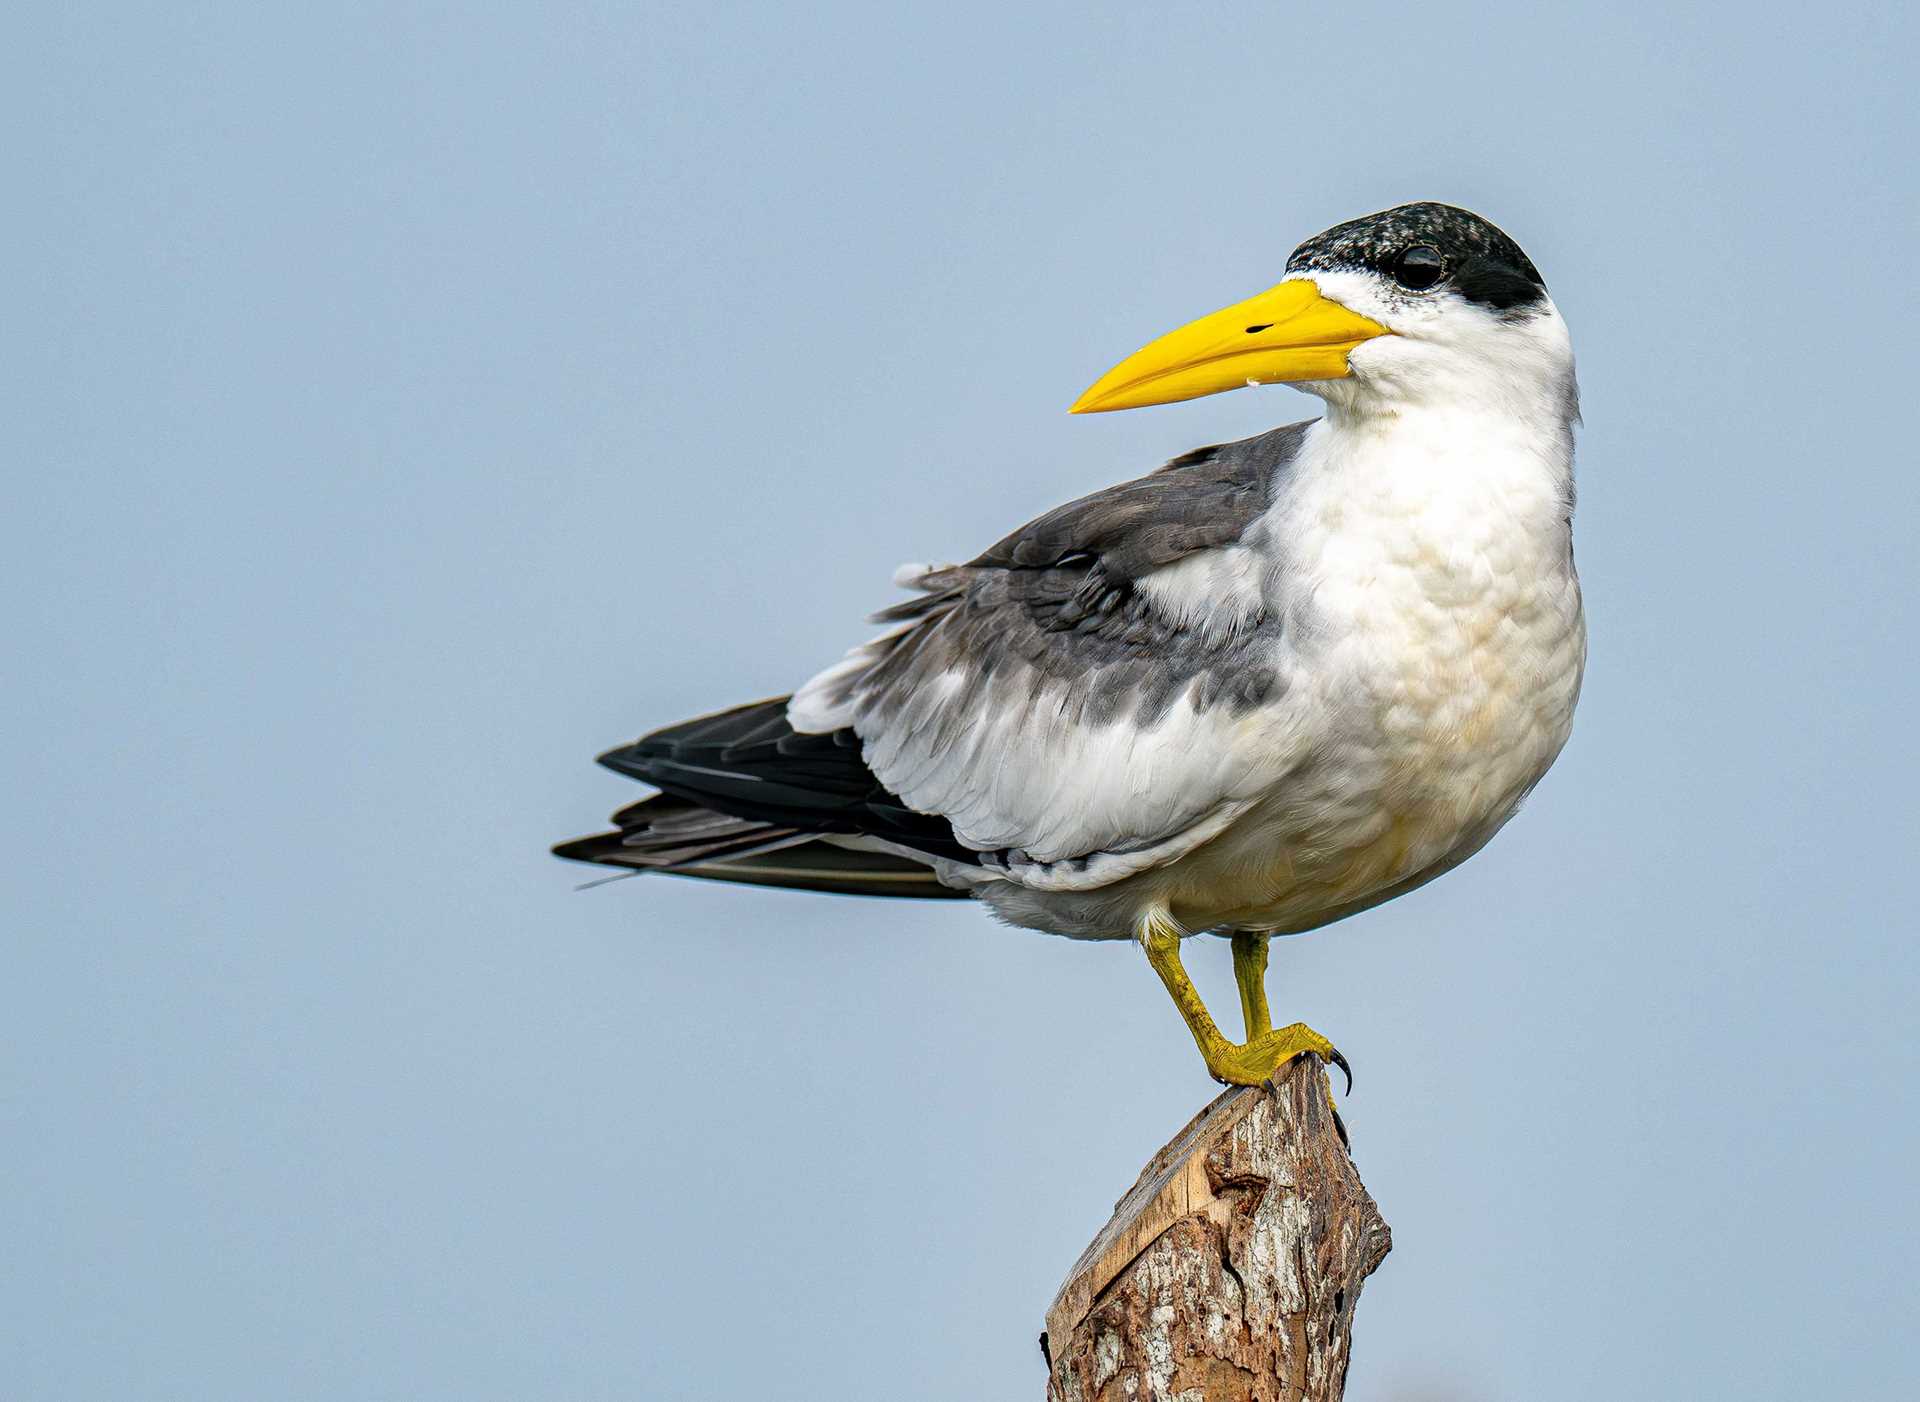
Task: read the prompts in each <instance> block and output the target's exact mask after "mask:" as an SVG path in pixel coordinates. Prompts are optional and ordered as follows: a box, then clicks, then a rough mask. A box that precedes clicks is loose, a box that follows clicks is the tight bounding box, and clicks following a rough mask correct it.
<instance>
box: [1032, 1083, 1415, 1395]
mask: <svg viewBox="0 0 1920 1402" xmlns="http://www.w3.org/2000/svg"><path fill="white" fill-rule="evenodd" d="M1392 1241H1393V1239H1392V1236H1391V1234H1390V1233H1389V1232H1388V1230H1387V1224H1386V1222H1385V1221H1383V1220H1382V1219H1381V1216H1380V1211H1379V1209H1378V1208H1377V1207H1375V1206H1374V1202H1373V1199H1372V1198H1371V1197H1369V1196H1368V1195H1367V1190H1366V1188H1365V1187H1364V1186H1363V1185H1362V1184H1361V1182H1360V1175H1359V1173H1358V1171H1357V1170H1356V1169H1355V1168H1354V1166H1353V1160H1352V1159H1351V1158H1350V1157H1349V1156H1348V1153H1347V1150H1346V1146H1345V1145H1344V1144H1343V1142H1342V1139H1341V1133H1340V1130H1339V1126H1338V1122H1337V1120H1336V1119H1335V1117H1334V1114H1333V1109H1332V1105H1331V1104H1330V1102H1329V1100H1328V1092H1327V1078H1326V1070H1325V1068H1324V1067H1323V1066H1322V1065H1321V1063H1320V1061H1319V1059H1318V1058H1317V1057H1312V1056H1303V1057H1300V1058H1298V1059H1296V1060H1295V1061H1294V1062H1293V1063H1292V1064H1291V1065H1289V1066H1288V1067H1287V1068H1286V1069H1285V1070H1284V1071H1283V1072H1282V1073H1281V1074H1280V1076H1279V1077H1278V1078H1277V1079H1276V1080H1275V1081H1273V1082H1269V1083H1268V1084H1267V1085H1265V1086H1261V1087H1254V1088H1236V1089H1232V1090H1229V1091H1227V1092H1226V1093H1225V1094H1224V1095H1222V1096H1220V1097H1219V1098H1218V1099H1217V1100H1215V1101H1214V1102H1213V1103H1212V1104H1211V1105H1209V1106H1208V1107H1207V1108H1206V1109H1205V1110H1202V1111H1201V1112H1200V1114H1199V1115H1197V1116H1196V1117H1195V1118H1194V1120H1193V1121H1192V1123H1190V1124H1189V1125H1188V1126H1187V1127H1186V1128H1185V1129H1183V1130H1181V1131H1180V1133H1179V1134H1177V1135H1175V1136H1174V1138H1173V1141H1172V1142H1171V1143H1170V1144H1168V1145H1167V1146H1166V1147H1165V1148H1164V1149H1162V1150H1161V1151H1160V1152H1159V1153H1158V1154H1155V1155H1154V1157H1153V1159H1152V1161H1151V1162H1150V1163H1148V1165H1147V1166H1146V1168H1145V1169H1143V1170H1142V1171H1141V1174H1140V1178H1139V1181H1138V1182H1136V1183H1135V1184H1134V1185H1133V1187H1132V1189H1131V1190H1130V1191H1129V1192H1128V1193H1127V1195H1126V1196H1125V1197H1123V1198H1121V1199H1120V1201H1119V1203H1118V1204H1117V1205H1116V1206H1115V1207H1114V1212H1113V1219H1112V1220H1111V1221H1109V1222H1108V1223H1107V1225H1106V1226H1105V1227H1104V1228H1102V1229H1101V1231H1100V1234H1099V1235H1098V1236H1096V1237H1095V1238H1094V1239H1093V1241H1092V1243H1091V1244H1090V1245H1089V1246H1088V1247H1087V1249H1086V1250H1085V1251H1084V1252H1083V1253H1082V1254H1081V1256H1080V1260H1079V1261H1078V1262H1077V1263H1076V1264H1075V1265H1074V1268H1073V1271H1072V1273H1071V1274H1069V1275H1068V1277H1067V1282H1066V1284H1065V1285H1063V1286H1061V1287H1060V1293H1059V1295H1058V1296H1056V1297H1055V1299H1054V1302H1053V1307H1052V1308H1051V1309H1050V1310H1048V1311H1047V1331H1046V1333H1045V1334H1043V1335H1041V1347H1042V1349H1043V1350H1045V1351H1046V1352H1047V1355H1048V1378H1047V1402H1296V1399H1305V1402H1338V1400H1339V1398H1340V1395H1341V1393H1342V1391H1343V1390H1344V1389H1345V1386H1346V1379H1347V1360H1348V1350H1349V1347H1350V1345H1351V1342H1352V1330H1353V1314H1354V1309H1355V1307H1356V1306H1357V1305H1358V1304H1359V1303H1360V1287H1361V1286H1362V1285H1363V1284H1364V1283H1365V1281H1366V1278H1367V1277H1368V1276H1369V1275H1371V1274H1372V1273H1373V1270H1374V1268H1375V1267H1376V1266H1378V1265H1379V1264H1380V1262H1381V1260H1382V1258H1384V1257H1385V1256H1386V1254H1387V1251H1388V1250H1389V1248H1390V1247H1391V1246H1392Z"/></svg>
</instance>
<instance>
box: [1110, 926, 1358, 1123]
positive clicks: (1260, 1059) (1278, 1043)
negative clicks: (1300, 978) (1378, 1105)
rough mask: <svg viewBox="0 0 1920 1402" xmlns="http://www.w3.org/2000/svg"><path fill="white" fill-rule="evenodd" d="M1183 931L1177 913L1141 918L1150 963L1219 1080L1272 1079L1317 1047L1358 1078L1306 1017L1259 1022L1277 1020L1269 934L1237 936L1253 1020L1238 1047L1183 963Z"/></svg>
mask: <svg viewBox="0 0 1920 1402" xmlns="http://www.w3.org/2000/svg"><path fill="white" fill-rule="evenodd" d="M1182 933H1184V932H1183V931H1182V930H1181V929H1180V927H1179V926H1178V925H1176V924H1174V922H1173V919H1172V917H1171V916H1169V915H1168V914H1167V913H1166V912H1165V911H1163V910H1162V911H1154V912H1153V913H1151V914H1149V915H1148V916H1147V918H1146V919H1145V920H1143V921H1141V922H1140V943H1141V944H1142V945H1143V946H1144V947H1145V948H1146V951H1147V962H1148V963H1150V964H1152V965H1153V971H1154V972H1155V973H1157V974H1159V975H1160V982H1162V983H1164V984H1165V985H1166V986H1167V992H1168V993H1169V994H1170V995H1172V997H1173V1004H1174V1006H1175V1007H1177V1008H1178V1009H1180V1016H1181V1017H1182V1018H1184V1019H1185V1020H1186V1024H1187V1030H1188V1031H1189V1032H1191V1033H1193V1040H1194V1042H1195V1044H1196V1045H1198V1046H1199V1048H1200V1055H1201V1057H1202V1058H1204V1059H1205V1061H1206V1063H1207V1070H1208V1071H1210V1072H1211V1073H1212V1074H1213V1078H1214V1079H1215V1080H1216V1081H1224V1082H1226V1083H1227V1084H1228V1085H1233V1086H1257V1085H1259V1084H1261V1083H1262V1082H1264V1081H1268V1080H1271V1079H1272V1077H1273V1073H1274V1072H1275V1071H1278V1070H1279V1069H1280V1068H1281V1067H1282V1066H1285V1065H1286V1064H1287V1063H1288V1062H1289V1061H1292V1060H1293V1059H1294V1058H1295V1057H1296V1056H1300V1055H1302V1054H1303V1053H1305V1052H1312V1053H1314V1054H1315V1055H1316V1056H1318V1057H1320V1058H1322V1059H1323V1060H1326V1061H1331V1062H1332V1063H1333V1064H1334V1065H1335V1066H1338V1067H1339V1068H1340V1069H1341V1070H1342V1071H1345V1072H1346V1073H1347V1083H1348V1084H1349V1085H1351V1084H1352V1083H1353V1073H1352V1072H1351V1071H1348V1069H1347V1059H1346V1058H1345V1057H1344V1056H1342V1055H1340V1053H1339V1052H1338V1051H1336V1050H1335V1049H1334V1045H1333V1043H1331V1042H1329V1041H1328V1040H1327V1039H1326V1038H1325V1037H1322V1036H1321V1035H1320V1034H1319V1033H1318V1032H1315V1031H1314V1030H1313V1029H1312V1028H1311V1027H1309V1026H1307V1025H1306V1024H1305V1023H1304V1022H1296V1023H1294V1024H1292V1025H1291V1026H1288V1027H1281V1028H1278V1029H1276V1028H1274V1027H1272V1026H1271V1025H1266V1026H1261V1025H1259V1024H1270V1023H1271V1021H1272V1018H1271V1015H1270V1014H1269V1013H1268V1011H1267V994H1266V986H1265V982H1264V977H1265V973H1266V962H1267V959H1266V955H1267V937H1266V936H1265V935H1246V936H1235V937H1234V950H1233V952H1234V961H1233V967H1234V977H1235V980H1236V981H1237V982H1238V983H1239V984H1240V1010H1241V1012H1242V1013H1243V1014H1244V1015H1245V1017H1246V1021H1247V1040H1246V1041H1245V1042H1244V1043H1242V1044H1240V1045H1238V1046H1236V1045H1235V1044H1233V1043H1232V1042H1229V1041H1228V1040H1227V1039H1226V1038H1225V1037H1224V1036H1222V1035H1221V1033H1220V1028H1219V1026H1218V1025H1217V1024H1216V1023H1215V1022H1214V1020H1213V1016H1212V1014H1210V1013H1209V1012H1208V1011H1207V1005H1206V1004H1205V1003H1204V1002H1203V1001H1201V998H1200V991H1199V990H1198V989H1197V988H1195V987H1194V986H1193V980H1192V979H1190V978H1188V977H1187V971H1186V968H1185V966H1184V965H1182V964H1181V962H1180V937H1181V935H1182ZM1243 939H1244V940H1245V941H1246V943H1245V944H1244V945H1243V944H1242V943H1241V941H1242V940H1243Z"/></svg>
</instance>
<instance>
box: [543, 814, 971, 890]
mask: <svg viewBox="0 0 1920 1402" xmlns="http://www.w3.org/2000/svg"><path fill="white" fill-rule="evenodd" d="M614 821H615V822H616V823H618V824H619V825H620V830H619V831H618V832H604V833H597V834H595V835H593V836H591V837H581V838H576V839H574V840H573V841H572V842H563V843H561V844H560V845H559V846H558V847H555V848H554V849H553V852H554V855H555V856H557V857H566V858H568V859H570V860H572V861H577V862H594V863H598V864H600V865H602V866H615V867H626V868H629V869H633V870H638V871H658V872H663V873H665V874H666V875H668V876H692V877H697V878H700V879H702V880H706V881H727V882H734V883H738V884H742V885H754V886H781V887H786V888H789V889H791V890H798V891H830V892H835V893H837V894H841V895H854V896H910V897H919V898H922V899H926V898H961V899H964V898H965V895H966V893H965V892H963V891H956V890H953V889H952V888H950V887H947V886H942V885H941V884H940V882H939V880H938V879H937V878H935V876H934V874H933V871H932V869H931V868H929V867H928V866H926V865H925V864H924V863H921V862H916V861H913V860H911V859H909V858H906V857H897V856H894V855H893V854H891V853H888V852H863V851H854V850H851V849H849V848H846V847H839V846H835V845H834V844H832V843H829V842H823V841H821V840H820V839H819V838H818V837H817V836H816V835H814V834H812V833H805V832H796V831H795V830H794V829H792V828H783V827H779V826H777V825H775V824H772V823H764V822H755V821H754V820H752V819H749V818H734V817H729V816H727V815H726V814H723V813H716V812H714V811H713V810H712V809H710V808H702V807H700V806H699V805H698V804H695V803H691V802H688V801H687V800H686V799H681V798H674V797H672V796H671V795H668V794H658V795H655V796H654V797H652V798H648V799H643V800H642V801H640V802H639V803H635V804H632V805H630V806H629V807H627V808H623V809H622V810H621V811H620V812H618V813H616V814H615V815H614Z"/></svg>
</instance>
